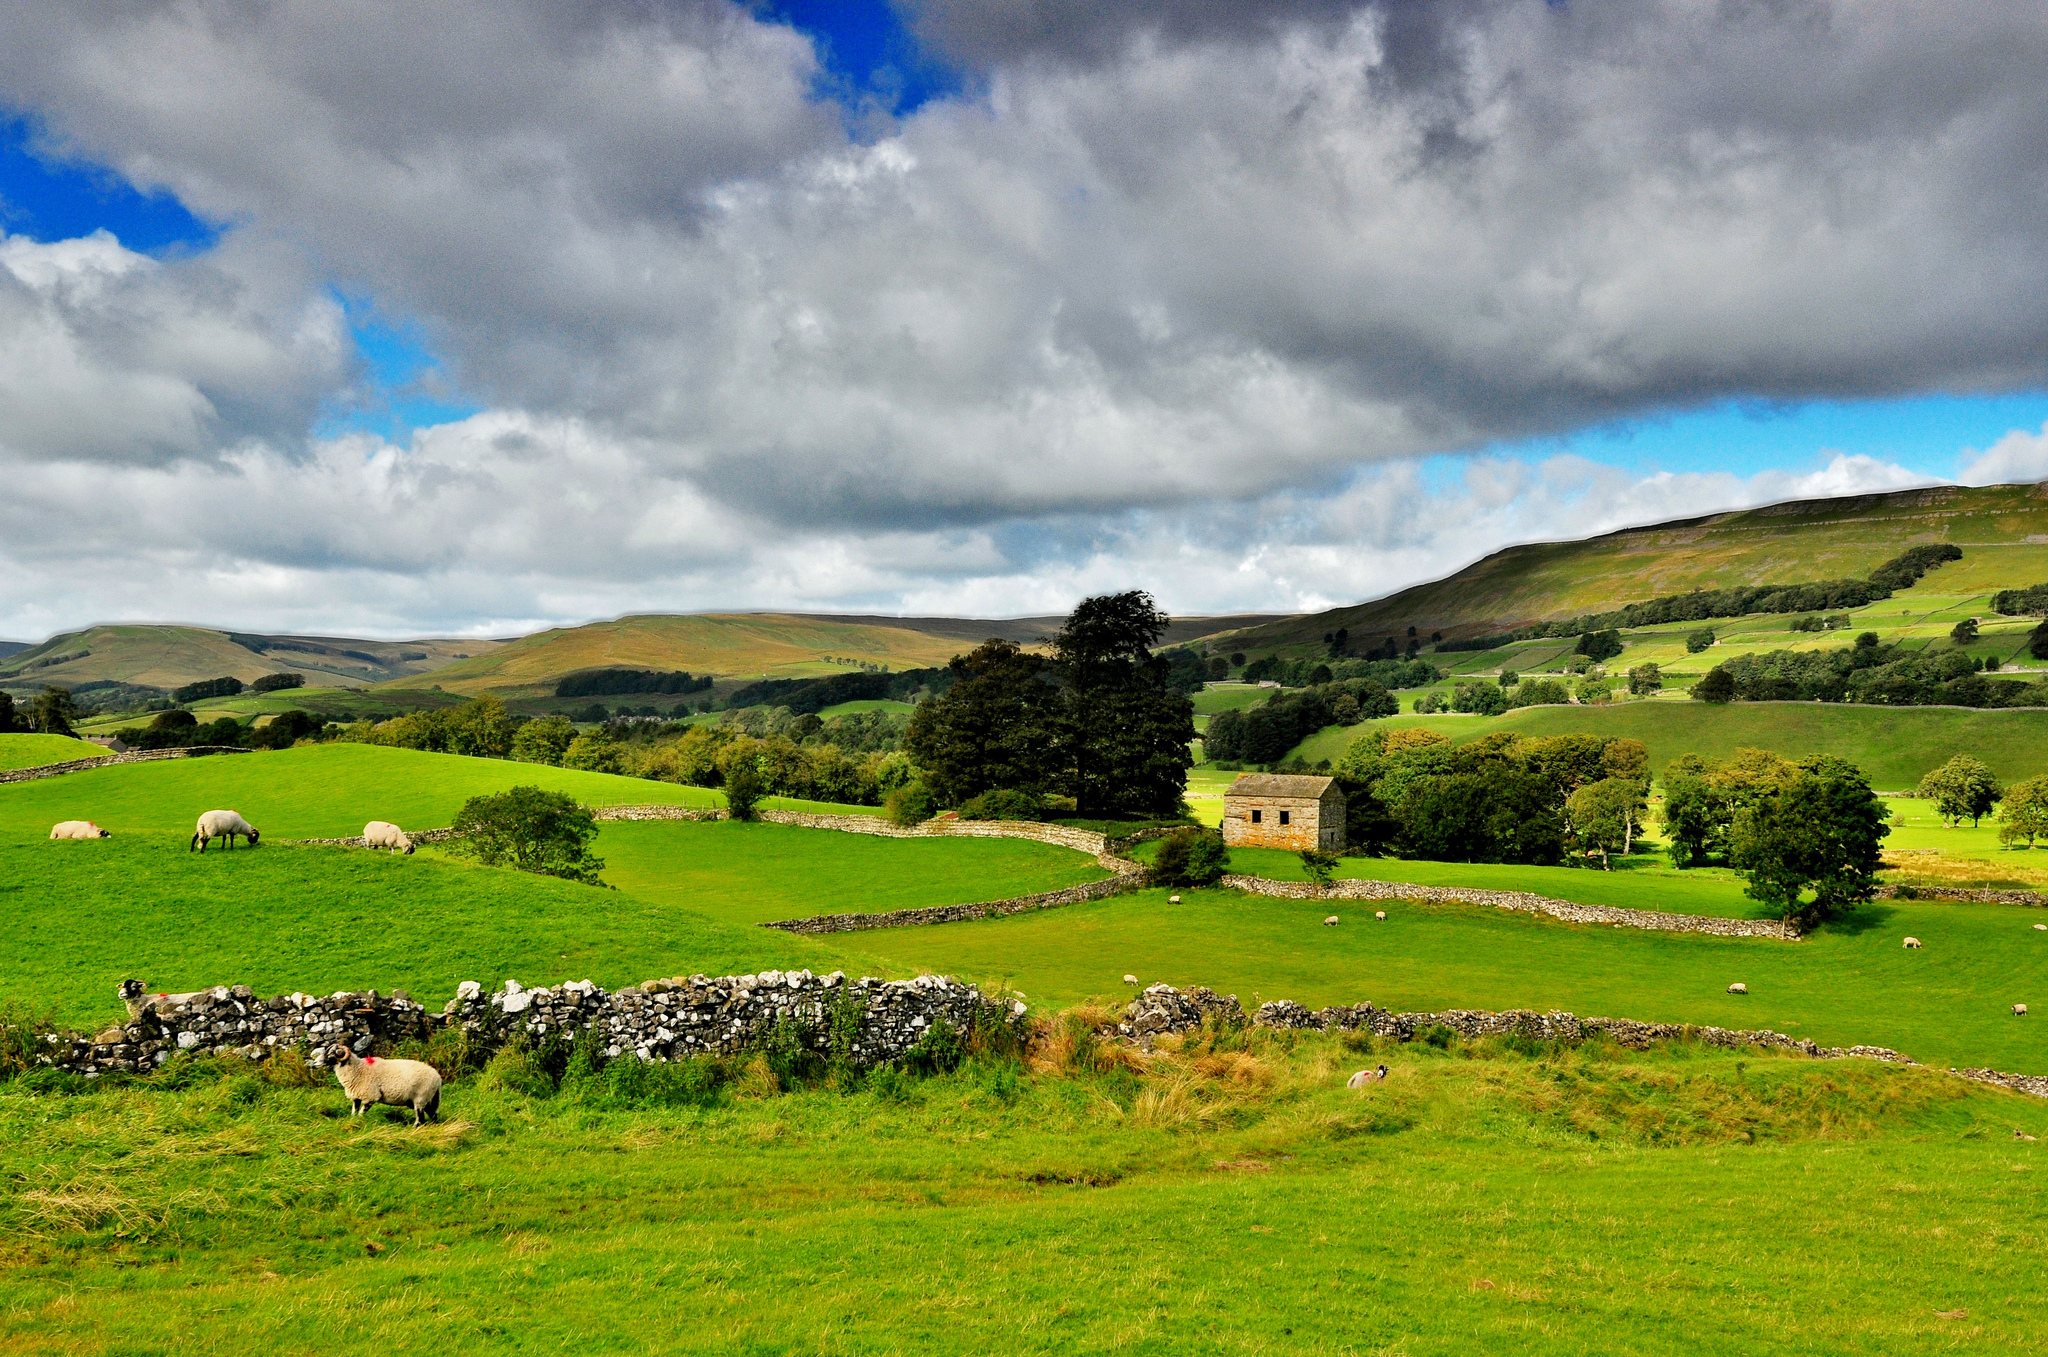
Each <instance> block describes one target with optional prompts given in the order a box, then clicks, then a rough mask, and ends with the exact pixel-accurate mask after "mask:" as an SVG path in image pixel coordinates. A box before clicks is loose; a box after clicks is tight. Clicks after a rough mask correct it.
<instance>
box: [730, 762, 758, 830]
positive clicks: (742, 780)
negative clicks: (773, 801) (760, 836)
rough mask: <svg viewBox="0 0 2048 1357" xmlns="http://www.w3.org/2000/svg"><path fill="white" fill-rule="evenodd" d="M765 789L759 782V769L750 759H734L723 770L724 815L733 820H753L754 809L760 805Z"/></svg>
mask: <svg viewBox="0 0 2048 1357" xmlns="http://www.w3.org/2000/svg"><path fill="white" fill-rule="evenodd" d="M767 790H768V789H767V788H766V787H765V786H764V785H763V784H762V781H761V769H760V767H759V766H758V765H757V764H756V763H755V762H754V761H753V760H752V759H735V760H733V763H732V766H731V767H729V768H727V769H726V770H725V813H726V814H727V815H728V816H730V817H731V818H732V819H735V820H751V819H753V818H754V807H755V806H758V805H759V804H761V798H762V796H764V795H766V793H767Z"/></svg>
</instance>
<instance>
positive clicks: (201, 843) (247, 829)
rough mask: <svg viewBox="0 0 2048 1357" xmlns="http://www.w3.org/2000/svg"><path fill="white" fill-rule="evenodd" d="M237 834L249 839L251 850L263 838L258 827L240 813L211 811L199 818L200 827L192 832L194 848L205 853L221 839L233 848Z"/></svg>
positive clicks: (234, 811)
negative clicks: (216, 840) (210, 844)
mask: <svg viewBox="0 0 2048 1357" xmlns="http://www.w3.org/2000/svg"><path fill="white" fill-rule="evenodd" d="M237 834H240V835H241V836H242V837H243V838H245V839H247V840H248V841H249V846H250V847H251V848H254V847H255V846H256V841H257V840H258V839H260V838H262V837H263V836H262V834H261V833H259V832H258V831H257V829H256V826H254V825H252V824H250V823H249V822H248V821H247V820H244V819H243V818H242V813H241V812H240V811H236V810H210V811H208V812H206V814H204V815H202V816H200V817H199V827H198V828H197V829H195V830H193V831H192V847H194V848H196V849H198V850H199V851H200V852H202V853H204V852H205V851H206V845H207V844H209V843H212V842H213V841H214V840H215V839H221V840H224V841H225V843H226V845H227V847H229V848H233V847H234V846H235V835H237Z"/></svg>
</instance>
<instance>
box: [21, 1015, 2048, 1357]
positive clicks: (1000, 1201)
mask: <svg viewBox="0 0 2048 1357" xmlns="http://www.w3.org/2000/svg"><path fill="white" fill-rule="evenodd" d="M1376 1060H1385V1061H1386V1062H1387V1063H1388V1064H1389V1066H1390V1067H1391V1072H1392V1077H1391V1078H1390V1080H1389V1081H1388V1082H1387V1083H1386V1084H1385V1085H1384V1086H1382V1087H1380V1088H1377V1089H1375V1090H1373V1091H1371V1092H1369V1093H1367V1094H1366V1095H1363V1096H1360V1095H1357V1094H1352V1093H1349V1092H1347V1091H1345V1090H1344V1089H1343V1088H1342V1086H1341V1084H1342V1080H1343V1078H1344V1076H1345V1074H1346V1073H1348V1071H1349V1070H1350V1069H1352V1068H1355V1067H1357V1066H1359V1065H1364V1064H1370V1063H1372V1062H1373V1061H1376ZM484 1083H485V1081H479V1080H476V1079H469V1080H464V1081H460V1082H458V1083H456V1084H455V1085H453V1086H452V1087H451V1088H450V1089H449V1090H448V1093H447V1095H446V1098H445V1100H444V1106H445V1107H446V1109H447V1115H448V1116H449V1117H450V1118H451V1120H450V1121H449V1122H448V1123H447V1124H444V1125H443V1126H441V1127H439V1128H434V1129H430V1130H427V1131H423V1132H412V1131H408V1130H405V1129H402V1128H401V1127H399V1126H398V1125H396V1124H394V1122H393V1120H392V1118H391V1117H390V1116H388V1115H385V1116H375V1115H373V1116H372V1117H371V1118H368V1119H366V1120H363V1121H351V1120H349V1119H348V1118H346V1117H344V1116H339V1115H337V1113H338V1112H339V1111H341V1110H342V1108H341V1106H340V1104H341V1098H340V1094H339V1091H338V1090H336V1089H334V1088H333V1087H332V1086H331V1085H330V1086H327V1087H322V1088H316V1089H298V1088H289V1087H284V1088H280V1087H274V1086H271V1085H267V1084H266V1083H264V1082H263V1081H261V1080H258V1079H255V1078H252V1077H250V1076H247V1075H243V1076H240V1077H238V1078H221V1079H217V1080H205V1079H202V1080H200V1081H199V1082H198V1083H197V1084H196V1085H195V1086H194V1087H192V1088H191V1089H190V1090H189V1091H184V1092H173V1091H165V1092H158V1091H153V1090H140V1089H131V1090H112V1091H105V1092H101V1093H97V1094H94V1095H90V1096H82V1097H80V1096H73V1097H64V1096H40V1097H39V1096H33V1095H25V1094H20V1093H0V1173H4V1174H5V1175H6V1180H7V1182H8V1184H9V1189H8V1193H7V1196H6V1198H5V1200H4V1213H5V1214H4V1215H0V1222H4V1226H5V1229H4V1233H0V1239H4V1243H0V1250H4V1253H0V1256H4V1258H5V1260H6V1265H5V1267H4V1268H0V1336H4V1337H0V1342H4V1343H5V1344H6V1345H7V1346H9V1347H10V1348H11V1349H12V1350H15V1351H25V1352H26V1351H33V1352H42V1351H51V1352H58V1351H61V1352H84V1353H127V1352H135V1353H141V1352H152V1353H154V1352H165V1351H174V1350H185V1349H200V1350H215V1349H224V1348H232V1349H236V1350H252V1351H285V1352H302V1351H303V1352H313V1351H318V1352H323V1353H349V1354H354V1353H371V1352H380V1353H381V1352H429V1351H433V1352H444V1351H449V1350H459V1351H478V1352H512V1351H538V1350H548V1351H555V1350H567V1351H576V1352H634V1353H640V1352H707V1351H716V1352H734V1353H764V1354H765V1353H782V1352H794V1351H804V1352H820V1353H829V1354H870V1353H872V1354H883V1353H912V1352H916V1353H989V1352H1002V1353H1059V1354H1067V1353H1134V1354H1169V1353H1171V1354H1179V1353H1185V1352H1190V1351H1199V1352H1218V1353H1247V1354H1249V1353H1353V1352H1356V1353H1388V1354H1392V1353H1402V1354H1416V1355H1417V1357H1420V1355H1421V1354H1452V1353H1459V1354H1462V1353H1471V1352H1528V1351H1570V1352H1579V1353H1594V1354H1615V1355H1616V1357H1620V1355H1621V1354H1637V1353H1645V1352H1674V1353H1677V1352H1682V1353H1687V1354H1730V1355H1731V1357H1732V1355H1734V1354H1747V1353H1751V1352H1755V1351H1758V1350H1762V1351H1768V1352H1782V1353H1801V1354H1827V1357H1833V1355H1834V1354H1839V1353H1884V1354H1896V1353H1923V1352H1924V1353H1934V1352H1987V1353H1988V1352H2017V1351H2024V1350H2030V1349H2031V1348H2032V1347H2034V1346H2036V1342H2035V1339H2036V1330H2037V1328H2038V1324H2037V1320H2036V1315H2037V1313H2038V1311H2039V1308H2040V1306H2041V1305H2042V1304H2043V1303H2044V1302H2048V1284H2044V1282H2043V1274H2042V1272H2041V1269H2040V1267H2039V1265H2038V1245H2039V1240H2040V1238H2041V1235H2042V1230H2043V1225H2044V1219H2043V1210H2042V1207H2041V1204H2040V1198H2039V1197H2038V1195H2036V1194H2034V1193H2033V1192H2032V1191H2030V1190H2028V1185H2029V1184H2030V1183H2031V1182H2032V1178H2031V1175H2032V1174H2034V1173H2037V1172H2043V1171H2048V1162H2044V1161H2043V1159H2042V1156H2041V1154H2040V1149H2039V1145H2038V1143H2015V1141H2014V1139H2013V1131H2014V1128H2015V1127H2024V1128H2026V1129H2027V1130H2028V1131H2029V1132H2030V1133H2032V1134H2034V1135H2037V1136H2038V1135H2043V1134H2048V1109H2044V1108H2043V1107H2042V1105H2041V1104H2040V1103H2039V1102H2038V1101H2036V1100H2026V1099H2021V1098H2019V1097H2016V1096H2014V1095H2009V1094H2002V1093H1998V1092H1995V1091H1988V1090H1982V1089H1973V1088H1972V1087H1970V1086H1968V1085H1965V1084H1962V1083H1960V1082H1959V1081H1954V1080H1949V1079H1945V1078H1943V1077H1942V1076H1940V1075H1937V1074H1934V1073H1931V1072H1926V1071H1912V1070H1900V1069H1892V1068H1886V1067H1883V1066H1879V1065H1875V1064H1872V1063H1869V1062H1853V1063H1845V1064H1841V1065H1830V1066H1817V1065H1814V1064H1811V1063H1809V1062H1799V1061H1792V1060H1785V1059H1773V1058H1769V1057H1765V1056H1761V1055H1756V1054H1752V1055H1750V1056H1747V1057H1736V1056H1731V1055H1713V1054H1706V1053H1702V1052H1699V1051H1693V1050H1687V1049H1683V1048H1681V1049H1679V1050H1676V1051H1672V1052H1668V1053H1658V1054H1653V1055H1643V1056H1638V1055H1628V1054H1623V1053H1618V1052H1614V1051H1611V1050H1602V1049H1599V1048H1589V1049H1586V1050H1582V1051H1578V1052H1571V1053H1555V1052H1552V1053H1537V1054H1534V1055H1533V1056H1532V1055H1524V1054H1518V1053H1516V1052H1513V1051H1508V1050H1502V1049H1497V1048H1484V1047H1483V1048H1480V1049H1477V1050H1471V1049H1459V1050H1456V1051H1452V1052H1438V1051H1435V1050H1432V1049H1431V1048H1429V1047H1427V1046H1421V1045H1417V1046H1412V1047H1405V1048H1400V1049H1398V1050H1393V1051H1388V1052H1385V1053H1380V1052H1376V1051H1373V1050H1371V1049H1369V1048H1363V1047H1361V1046H1360V1045H1358V1044H1357V1043H1352V1044H1348V1045H1347V1044H1345V1043H1340V1042H1338V1041H1335V1040H1331V1039H1321V1038H1318V1039H1310V1040H1300V1041H1296V1040H1289V1039H1285V1038H1277V1037H1276V1038H1260V1039H1255V1040H1253V1041H1251V1042H1248V1043H1245V1044H1244V1048H1243V1049H1237V1050H1226V1051H1219V1052H1217V1053H1215V1054H1211V1055H1206V1056H1203V1055H1197V1054H1194V1053H1187V1054H1183V1055H1181V1056H1174V1057H1167V1058H1164V1059H1161V1060H1158V1061H1155V1062H1154V1063H1153V1065H1152V1067H1151V1069H1150V1071H1149V1072H1147V1073H1145V1074H1143V1075H1135V1076H1134V1075H1132V1074H1130V1073H1128V1072H1122V1071H1119V1072H1116V1073H1112V1074H1108V1075H1087V1074H1081V1075H1077V1076H1065V1075H1060V1074H1046V1075H1036V1076H1033V1075H1025V1076H1023V1077H1022V1078H1021V1079H1020V1078H1018V1077H1017V1075H1016V1074H1015V1073H1013V1072H1012V1070H1011V1069H1010V1068H1007V1067H999V1066H980V1065H970V1066H968V1067H967V1068H966V1069H965V1070H963V1071H962V1073H960V1074H959V1075H956V1076H952V1077H947V1078H939V1079H932V1080H928V1081H924V1082H922V1083H918V1084H914V1085H912V1086H910V1087H909V1088H907V1089H904V1090H902V1091H900V1092H894V1093H890V1094H887V1095H885V1094H883V1093H878V1092H873V1091H852V1092H841V1091H834V1090H831V1089H823V1090H817V1091H811V1092H801V1093H795V1094H790V1095H786V1096H780V1097H741V1098H737V1099H735V1100H731V1101H727V1102H724V1103H722V1104H721V1105H718V1106H715V1107H712V1108H709V1109H698V1108H679V1109H658V1108H655V1109H644V1110H632V1109H619V1108H615V1107H608V1106H605V1105H602V1104H595V1105H594V1104H593V1103H591V1102H590V1101H588V1100H587V1099H585V1098H583V1097H581V1096H578V1095H576V1094H573V1093H571V1092H568V1091H564V1092H562V1093H557V1094H554V1095H552V1096H546V1097H536V1096H530V1095H528V1094H525V1093H521V1092H510V1091H504V1090H499V1089H492V1088H488V1087H485V1086H484Z"/></svg>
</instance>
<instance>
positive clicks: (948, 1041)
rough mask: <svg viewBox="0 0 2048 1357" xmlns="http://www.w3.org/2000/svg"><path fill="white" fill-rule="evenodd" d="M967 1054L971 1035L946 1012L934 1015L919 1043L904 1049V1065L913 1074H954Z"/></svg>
mask: <svg viewBox="0 0 2048 1357" xmlns="http://www.w3.org/2000/svg"><path fill="white" fill-rule="evenodd" d="M966 1058H967V1038H966V1037H964V1036H963V1035H961V1033H960V1029H958V1028H957V1027H955V1026H953V1024H952V1023H950V1022H947V1021H946V1019H945V1016H944V1015H943V1014H941V1015H940V1016H939V1017H936V1018H934V1019H932V1025H931V1026H930V1027H927V1028H926V1029H925V1031H924V1035H923V1036H922V1037H919V1038H918V1041H917V1045H915V1046H913V1047H911V1048H910V1049H909V1050H908V1051H905V1052H904V1053H903V1068H904V1069H905V1070H907V1071H909V1072H910V1073H912V1074H917V1075H924V1076H930V1075H935V1074H951V1073H952V1072H953V1071H954V1070H957V1069H959V1068H960V1062H961V1061H963V1060H965V1059H966Z"/></svg>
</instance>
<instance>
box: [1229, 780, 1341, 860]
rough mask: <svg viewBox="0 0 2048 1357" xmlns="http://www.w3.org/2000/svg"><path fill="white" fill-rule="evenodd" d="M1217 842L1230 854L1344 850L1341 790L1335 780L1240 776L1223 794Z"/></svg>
mask: <svg viewBox="0 0 2048 1357" xmlns="http://www.w3.org/2000/svg"><path fill="white" fill-rule="evenodd" d="M1223 842H1224V843H1226V844H1229V845H1230V846H1231V847H1233V848H1239V847H1242V848H1288V849H1293V850H1295V851H1297V852H1298V851H1300V850H1301V849H1303V848H1320V849H1322V850H1323V851H1324V852H1326V853H1336V852H1341V851H1342V850H1343V847H1344V789H1343V788H1341V787H1339V786H1338V785H1337V780H1336V779H1335V778H1328V777H1290V776H1286V775H1283V774H1279V773H1246V774H1244V775H1243V776H1242V777H1240V778H1238V780H1237V781H1235V782H1233V783H1231V784H1230V790H1228V791H1226V792H1224V793H1223Z"/></svg>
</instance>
